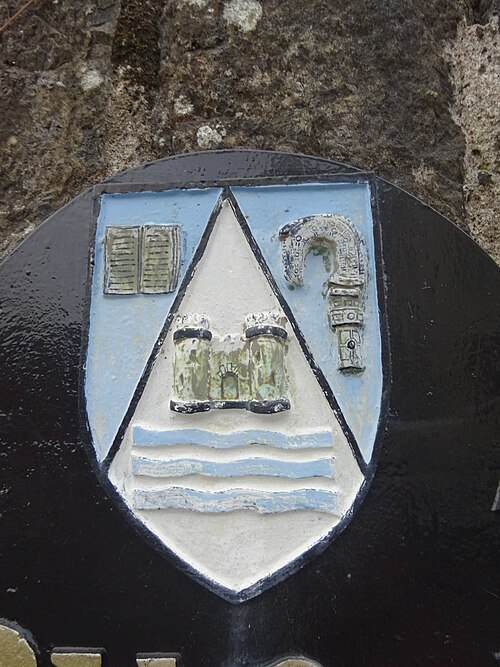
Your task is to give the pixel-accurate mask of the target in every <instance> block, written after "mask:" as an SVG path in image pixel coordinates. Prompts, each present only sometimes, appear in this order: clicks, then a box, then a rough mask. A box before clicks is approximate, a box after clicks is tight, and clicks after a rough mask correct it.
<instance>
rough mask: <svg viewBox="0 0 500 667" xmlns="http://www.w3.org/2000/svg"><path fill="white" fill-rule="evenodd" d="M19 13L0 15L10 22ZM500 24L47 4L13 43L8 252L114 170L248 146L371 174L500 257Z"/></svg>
mask: <svg viewBox="0 0 500 667" xmlns="http://www.w3.org/2000/svg"><path fill="white" fill-rule="evenodd" d="M18 7H19V3H18V2H14V0H9V1H8V2H6V1H5V0H0V23H3V22H4V21H5V20H6V19H7V18H8V17H9V16H10V15H11V14H12V13H13V12H14V11H15V9H17V8H18ZM497 13H498V1H497V0H475V1H474V2H472V3H471V2H468V1H467V0H429V1H428V2H425V3H424V2H421V1H420V0H407V2H404V3H402V2H400V0H377V1H376V2H375V0H352V1H351V2H349V3H344V2H332V1H331V0H265V2H264V1H262V2H258V0H227V1H226V2H223V1H217V0H167V1H165V0H163V1H161V0H121V2H120V0H96V1H94V2H90V1H88V0H84V1H82V2H78V3H75V2H73V1H72V0H37V1H36V2H35V3H34V4H33V5H32V6H31V7H30V9H29V10H27V11H26V12H25V13H24V14H23V15H22V16H21V17H20V18H19V19H17V21H16V22H15V23H13V24H12V25H11V26H10V27H9V28H8V29H7V30H6V31H5V32H4V33H3V34H2V35H1V37H0V40H1V41H0V54H1V62H2V74H1V80H0V248H1V249H2V250H3V251H5V250H6V249H8V248H11V247H12V246H13V245H15V243H17V242H18V240H19V239H20V238H21V237H22V236H23V235H25V234H26V233H27V232H28V231H29V230H31V229H32V228H33V227H34V226H35V225H36V224H38V223H40V222H41V221H42V220H43V219H44V218H46V217H47V215H48V214H49V213H50V212H51V211H54V210H56V209H57V208H59V207H60V206H61V205H62V204H63V203H64V202H65V201H68V200H69V199H71V198H72V197H74V196H75V195H77V194H78V193H79V192H81V190H83V189H84V188H85V187H87V186H89V185H91V184H92V183H95V182H98V181H101V180H103V179H104V178H105V177H107V176H109V175H111V174H113V173H115V172H116V171H119V170H122V169H126V168H128V167H131V166H135V165H137V164H140V163H141V162H144V161H148V160H151V159H156V158H159V157H163V156H165V155H171V154H175V153H181V152H185V151H192V150H200V149H210V148H234V147H242V148H264V149H274V150H284V151H293V152H303V153H309V154H315V155H319V156H323V157H327V158H331V159H335V160H339V161H344V162H348V163H351V164H354V165H355V166H358V167H361V168H363V169H373V170H375V171H376V172H377V173H378V174H379V175H381V176H383V177H386V178H387V179H389V180H391V181H393V182H395V183H397V184H398V185H400V186H402V187H404V188H405V189H407V190H409V191H410V192H412V193H413V194H415V195H417V196H419V197H421V198H422V199H424V200H425V201H427V202H428V203H430V204H431V205H433V206H434V207H435V208H437V209H438V210H439V211H440V212H442V213H444V214H445V215H448V216H449V217H450V218H451V219H452V220H454V221H455V222H457V223H458V224H460V225H461V226H463V227H465V228H466V229H467V228H470V231H471V233H472V234H473V235H475V237H476V239H477V240H478V241H479V242H482V243H483V244H484V246H485V247H486V248H487V249H488V250H489V252H490V253H492V254H495V253H498V239H497V238H496V237H497V236H498V229H497V227H496V226H495V225H496V224H497V222H496V221H497V220H498V216H497V215H496V212H497V211H498V208H497V209H494V208H493V201H494V199H495V197H496V199H497V203H496V204H494V206H496V207H498V188H499V187H500V186H499V180H498V179H499V173H498V160H497V158H496V156H495V151H496V153H498V117H497V116H495V112H494V111H493V110H492V107H494V106H495V105H494V104H493V103H492V100H493V98H494V96H495V93H494V86H498V80H499V79H498V77H499V75H500V72H499V70H500V64H499V60H498V22H497V21H496V19H495V15H496V14H497ZM480 34H482V37H480ZM484 48H486V50H483V49H484ZM483 67H484V69H482V68H483ZM495 77H496V79H495ZM496 99H497V100H498V95H497V96H496ZM496 106H497V107H498V104H497V105H496ZM495 123H496V125H495ZM478 151H479V152H478ZM497 258H498V254H497Z"/></svg>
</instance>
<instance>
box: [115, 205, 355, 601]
mask: <svg viewBox="0 0 500 667" xmlns="http://www.w3.org/2000/svg"><path fill="white" fill-rule="evenodd" d="M262 311H272V312H276V313H277V314H278V315H280V316H281V317H284V318H285V322H286V329H287V331H288V336H289V344H288V350H287V354H286V358H285V364H286V368H287V376H288V387H287V389H288V391H287V395H288V396H289V397H290V401H291V409H290V410H289V411H285V412H281V413H279V414H273V415H262V414H254V413H250V412H248V411H246V410H213V411H210V412H207V413H199V414H194V415H185V414H179V413H176V412H173V411H172V410H170V407H169V406H170V400H171V398H172V387H173V355H174V344H173V335H172V332H171V331H170V332H169V334H168V335H167V337H166V340H165V342H164V343H163V346H162V349H161V351H160V353H159V356H158V358H157V360H156V362H155V365H154V367H153V369H152V372H151V375H150V377H149V380H148V382H147V384H146V387H145V390H144V393H143V395H142V397H141V400H140V401H139V404H138V406H137V409H136V412H135V414H134V415H133V417H132V420H131V423H130V425H129V427H128V429H127V430H126V433H125V436H124V439H123V442H122V445H121V448H120V450H119V452H118V453H117V455H116V457H115V459H114V461H113V463H112V465H111V468H110V473H109V475H110V479H111V481H112V483H113V484H114V485H115V486H116V488H117V489H118V491H119V492H120V494H121V495H122V496H123V498H124V499H125V501H126V503H127V504H128V506H129V507H130V508H131V509H132V511H133V512H134V513H135V515H136V516H137V517H138V518H139V520H140V521H142V522H143V523H144V524H145V526H147V528H148V529H149V530H150V531H152V532H153V533H154V534H155V535H156V536H157V537H158V538H159V539H160V540H161V541H162V542H163V543H164V544H165V545H167V546H168V547H169V548H170V549H171V550H172V551H174V552H175V553H176V554H177V555H178V556H180V557H181V558H182V559H183V560H184V561H185V562H187V563H189V564H190V565H191V566H192V567H193V568H194V569H196V570H197V571H198V572H199V573H200V574H201V575H202V576H204V577H206V578H207V579H209V580H211V581H212V582H216V583H218V584H219V585H221V586H224V587H225V588H228V589H230V590H232V591H234V592H239V591H242V590H244V589H246V588H248V587H250V586H253V585H254V584H256V583H257V582H259V581H261V580H263V579H264V578H266V577H268V576H270V575H271V574H273V573H274V572H276V571H278V570H280V569H281V568H283V567H285V566H286V565H288V564H289V563H290V562H291V561H293V560H294V559H296V558H297V557H299V556H300V555H301V554H303V553H304V552H305V551H307V550H308V549H309V548H311V547H312V546H313V545H314V544H316V543H317V542H318V541H320V540H322V539H323V538H325V537H326V536H327V535H328V534H329V533H330V532H331V530H332V529H333V528H334V527H335V526H336V525H337V524H338V523H339V521H340V520H341V518H342V517H343V516H344V515H345V514H346V513H347V512H348V511H349V510H350V508H351V506H352V504H353V502H354V499H355V497H356V494H357V493H358V491H359V489H360V487H361V485H362V482H363V479H364V478H363V475H362V473H361V472H360V470H359V467H358V465H357V463H356V460H355V458H354V456H353V454H352V452H351V449H350V447H349V445H348V443H347V441H346V438H345V436H344V434H343V433H342V430H341V428H340V426H339V424H338V422H337V420H336V418H335V416H334V413H333V412H332V410H331V408H330V406H329V405H328V402H327V400H326V398H325V396H324V394H323V392H322V390H321V388H320V386H319V384H318V383H317V381H316V379H315V377H314V375H313V373H312V370H311V368H310V366H309V364H308V363H307V360H306V359H305V357H304V355H303V353H302V350H301V348H300V345H299V343H298V341H297V340H296V338H295V337H294V335H293V332H292V329H291V327H290V324H289V323H288V322H287V321H286V317H285V314H284V312H283V311H282V310H281V307H280V305H279V302H278V300H277V299H276V297H275V295H274V293H273V292H272V289H271V288H270V285H269V283H268V282H267V279H266V277H265V275H264V274H263V273H262V271H261V269H260V267H259V265H258V263H257V260H256V258H255V256H254V254H253V252H252V250H251V249H250V246H249V245H248V243H247V241H246V239H245V237H244V234H243V232H242V230H241V228H240V226H239V224H238V222H237V220H236V218H235V216H234V212H233V211H232V208H231V206H230V204H229V203H228V202H226V203H225V204H224V205H223V208H222V211H221V213H220V214H219V217H218V219H217V221H216V223H215V227H214V229H213V231H212V234H211V237H210V239H209V242H208V245H207V248H206V250H205V253H204V255H203V257H202V259H201V260H200V262H199V264H198V266H197V269H196V271H195V274H194V277H193V279H192V281H191V284H190V286H189V288H188V290H187V292H186V294H185V295H184V298H183V300H182V302H181V304H180V306H179V313H180V314H181V315H182V314H189V313H199V314H204V315H206V316H207V317H208V319H209V321H210V325H211V329H212V331H213V332H214V334H217V335H219V336H223V335H227V334H231V333H234V332H237V331H240V330H241V326H242V323H243V322H244V321H245V319H246V317H247V316H248V315H249V314H251V313H258V312H262ZM134 426H136V427H138V428H144V429H150V430H157V431H169V430H172V431H178V430H179V429H200V430H201V431H214V432H217V433H222V434H232V433H234V432H241V431H245V430H258V431H265V430H269V431H272V432H273V433H281V434H287V435H289V436H290V437H294V436H297V435H301V434H308V433H311V432H317V433H324V432H327V433H331V434H332V445H331V447H329V448H327V447H322V448H321V449H322V455H323V456H324V455H325V453H326V452H327V451H329V452H330V457H331V460H332V461H333V460H335V464H334V465H335V479H332V478H331V477H326V476H325V477H314V478H309V479H308V480H302V479H300V480H299V479H283V478H280V477H266V476H263V477H239V478H237V479H235V478H230V479H224V478H210V477H207V476H203V475H197V474H192V475H188V476H186V477H183V478H182V485H183V486H184V487H185V488H189V489H190V490H192V491H193V492H197V493H198V494H207V493H208V494H210V493H211V494H214V493H218V492H230V491H231V490H234V489H244V490H246V491H252V492H253V491H255V490H260V491H262V492H263V493H272V492H273V491H274V492H276V493H277V494H279V493H283V492H287V493H292V494H293V492H294V490H295V491H297V492H298V491H300V490H301V489H304V488H305V484H306V486H307V488H308V489H309V490H312V491H314V490H317V491H318V492H319V493H322V492H327V493H332V494H336V496H335V497H336V503H337V509H336V512H335V513H332V512H324V511H317V510H296V511H285V512H282V513H273V514H265V515H263V514H259V513H258V512H256V511H252V510H249V509H240V510H236V511H230V512H227V513H223V514H221V513H208V512H205V511H190V510H185V509H161V510H140V509H134V494H135V493H136V491H142V492H149V491H159V490H162V489H168V488H171V487H172V484H171V482H169V481H168V480H167V481H161V480H160V481H159V480H157V479H155V478H154V477H135V476H134V475H133V471H132V454H140V455H146V454H147V455H150V454H153V455H154V456H158V450H159V449H163V448H159V447H154V448H152V447H140V448H138V447H135V448H133V437H132V433H133V428H134ZM200 444H203V443H200ZM325 450H326V451H325ZM196 451H197V443H193V447H192V448H191V445H189V444H188V445H186V444H183V445H180V452H177V454H178V455H184V456H185V455H191V456H193V452H195V453H196ZM306 451H307V452H308V455H310V452H311V451H312V450H311V449H307V450H306ZM168 452H169V454H171V453H172V446H169V447H168ZM260 453H261V450H256V452H255V455H256V456H258V455H259V454H260ZM175 485H176V486H179V480H178V479H177V480H175Z"/></svg>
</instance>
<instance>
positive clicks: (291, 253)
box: [279, 214, 365, 372]
mask: <svg viewBox="0 0 500 667" xmlns="http://www.w3.org/2000/svg"><path fill="white" fill-rule="evenodd" d="M279 238H280V241H281V251H282V259H283V266H284V269H285V278H286V280H287V282H288V283H289V284H290V285H297V286H298V285H302V284H303V283H304V264H305V259H306V256H307V254H308V253H309V251H310V250H312V249H313V248H315V247H316V248H317V247H324V246H326V247H333V256H334V267H335V268H334V271H333V273H332V274H331V276H330V278H329V280H328V319H329V322H330V327H331V329H332V331H334V332H335V334H336V336H337V345H338V359H339V370H341V371H344V372H346V371H362V370H363V357H362V328H363V305H364V303H363V302H364V287H365V265H364V258H363V253H362V250H361V237H360V235H359V233H358V231H357V230H356V228H355V227H354V225H353V224H352V222H351V221H350V220H348V219H347V218H344V217H343V216H341V215H328V214H319V215H311V216H308V217H306V218H300V219H299V220H294V221H293V222H291V223H289V224H287V225H285V226H284V227H282V228H281V230H280V233H279Z"/></svg>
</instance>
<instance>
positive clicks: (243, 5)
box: [223, 0, 262, 32]
mask: <svg viewBox="0 0 500 667" xmlns="http://www.w3.org/2000/svg"><path fill="white" fill-rule="evenodd" d="M223 16H224V19H225V20H226V21H227V23H229V24H230V25H234V26H236V27H237V28H238V29H239V30H241V32H251V31H252V30H255V28H256V27H257V23H258V22H259V21H260V19H261V18H262V5H261V3H260V2H257V0H231V1H230V2H226V4H225V5H224V12H223Z"/></svg>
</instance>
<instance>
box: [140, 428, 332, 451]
mask: <svg viewBox="0 0 500 667" xmlns="http://www.w3.org/2000/svg"><path fill="white" fill-rule="evenodd" d="M133 440H134V445H136V446H137V447H163V446H173V445H201V446H202V447H214V448H225V447H241V446H243V445H251V444H259V445H269V446H271V447H280V448H282V449H302V448H308V449H309V448H313V447H331V446H332V444H333V434H332V433H331V431H320V432H316V433H305V434H301V435H287V434H286V433H278V432H277V431H264V430H257V429H254V430H248V431H236V432H235V433H214V432H213V431H204V430H202V429H197V428H186V429H177V430H171V431H168V430H165V431H158V430H153V429H147V428H143V427H142V426H134V428H133Z"/></svg>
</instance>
